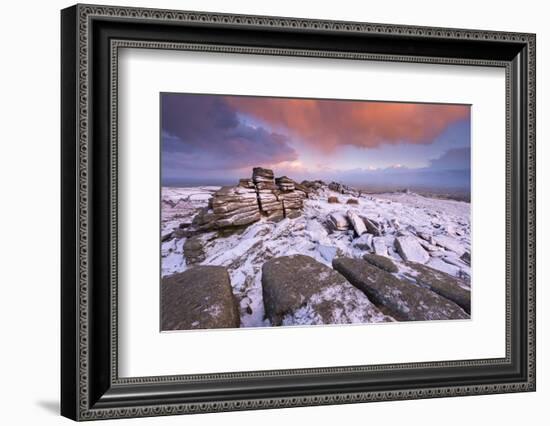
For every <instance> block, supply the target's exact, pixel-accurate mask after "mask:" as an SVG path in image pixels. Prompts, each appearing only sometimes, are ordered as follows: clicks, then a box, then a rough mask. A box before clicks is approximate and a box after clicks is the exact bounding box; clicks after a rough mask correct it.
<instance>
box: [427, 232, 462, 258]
mask: <svg viewBox="0 0 550 426" xmlns="http://www.w3.org/2000/svg"><path fill="white" fill-rule="evenodd" d="M434 240H435V242H436V243H437V245H438V246H441V247H443V248H445V249H447V250H450V251H454V252H455V253H456V254H458V255H459V256H462V255H463V254H464V252H465V251H466V249H465V248H464V246H463V245H462V244H461V243H460V241H457V240H456V239H455V238H453V237H449V236H447V235H436V236H435V237H434Z"/></svg>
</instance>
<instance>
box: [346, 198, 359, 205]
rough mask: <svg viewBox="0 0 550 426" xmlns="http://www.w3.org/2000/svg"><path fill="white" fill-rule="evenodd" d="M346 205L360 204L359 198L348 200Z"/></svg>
mask: <svg viewBox="0 0 550 426" xmlns="http://www.w3.org/2000/svg"><path fill="white" fill-rule="evenodd" d="M346 204H359V200H358V199H357V198H348V200H347V201H346Z"/></svg>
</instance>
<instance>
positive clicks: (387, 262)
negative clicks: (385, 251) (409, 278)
mask: <svg viewBox="0 0 550 426" xmlns="http://www.w3.org/2000/svg"><path fill="white" fill-rule="evenodd" d="M363 259H365V260H366V261H367V262H369V263H370V264H371V265H374V266H376V267H378V268H380V269H382V270H384V271H386V272H390V273H396V272H398V271H399V269H398V268H397V265H396V264H395V263H393V260H391V259H390V258H389V257H386V256H379V255H377V254H370V253H367V254H365V255H364V256H363Z"/></svg>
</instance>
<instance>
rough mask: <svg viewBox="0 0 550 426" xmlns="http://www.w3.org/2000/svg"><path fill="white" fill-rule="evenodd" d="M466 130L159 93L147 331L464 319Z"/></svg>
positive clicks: (321, 108)
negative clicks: (155, 240) (156, 262)
mask: <svg viewBox="0 0 550 426" xmlns="http://www.w3.org/2000/svg"><path fill="white" fill-rule="evenodd" d="M470 120H471V111H470V105H463V104H435V103H411V102H386V101H369V100H340V99H309V98H308V99H305V98H281V97H259V96H237V95H214V94H187V93H161V94H160V127H161V128H160V145H161V176H160V180H161V186H162V188H161V200H160V204H161V209H160V210H161V212H160V214H161V217H160V240H161V241H160V263H161V265H160V269H161V274H160V275H161V279H160V296H161V297H160V300H161V306H160V329H161V331H173V330H194V329H218V328H245V327H278V326H314V325H315V326H317V325H335V324H338V325H344V324H367V323H380V322H403V321H431V320H467V319H469V318H470V314H471V310H470V295H471V283H470V277H471V264H470V263H471V260H470V259H471V209H470V202H471V199H470V162H471V161H470V156H471V150H470V144H471V138H470Z"/></svg>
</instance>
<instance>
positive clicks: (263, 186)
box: [256, 181, 279, 191]
mask: <svg viewBox="0 0 550 426" xmlns="http://www.w3.org/2000/svg"><path fill="white" fill-rule="evenodd" d="M256 189H258V190H259V191H261V190H266V189H268V190H270V191H277V190H278V189H279V187H278V186H277V185H276V184H275V183H274V182H262V181H260V182H256Z"/></svg>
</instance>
